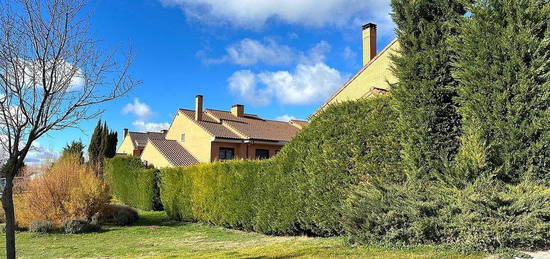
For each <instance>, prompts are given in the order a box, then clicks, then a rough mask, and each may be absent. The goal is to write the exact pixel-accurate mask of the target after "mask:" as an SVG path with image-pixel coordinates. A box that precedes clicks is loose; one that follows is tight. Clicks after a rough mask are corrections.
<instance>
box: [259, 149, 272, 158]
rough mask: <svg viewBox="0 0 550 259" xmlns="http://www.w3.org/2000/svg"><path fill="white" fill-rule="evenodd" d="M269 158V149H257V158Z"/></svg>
mask: <svg viewBox="0 0 550 259" xmlns="http://www.w3.org/2000/svg"><path fill="white" fill-rule="evenodd" d="M268 158H269V150H267V149H256V159H260V160H262V159H268Z"/></svg>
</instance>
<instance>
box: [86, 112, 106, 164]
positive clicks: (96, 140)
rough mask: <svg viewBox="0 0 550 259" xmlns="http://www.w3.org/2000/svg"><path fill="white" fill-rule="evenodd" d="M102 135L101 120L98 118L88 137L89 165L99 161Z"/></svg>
mask: <svg viewBox="0 0 550 259" xmlns="http://www.w3.org/2000/svg"><path fill="white" fill-rule="evenodd" d="M102 136H103V126H102V125H101V120H99V121H98V122H97V125H96V127H95V129H94V133H93V134H92V138H91V139H90V145H88V157H89V162H90V164H91V165H96V164H97V163H98V162H99V157H100V153H101V143H102Z"/></svg>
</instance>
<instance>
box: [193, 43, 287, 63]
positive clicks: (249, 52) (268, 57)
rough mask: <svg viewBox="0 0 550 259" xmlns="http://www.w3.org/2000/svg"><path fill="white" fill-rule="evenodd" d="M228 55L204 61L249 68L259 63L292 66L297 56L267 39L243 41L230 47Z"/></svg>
mask: <svg viewBox="0 0 550 259" xmlns="http://www.w3.org/2000/svg"><path fill="white" fill-rule="evenodd" d="M225 50H226V54H225V55H224V56H223V57H221V58H218V59H204V60H203V61H204V62H205V63H214V64H215V63H225V62H229V63H233V64H237V65H241V66H249V65H254V64H257V63H264V64H268V65H285V64H290V63H291V62H292V61H293V60H294V59H295V56H296V54H295V53H294V51H293V50H292V49H291V48H290V47H289V46H285V45H280V44H278V43H277V42H276V41H275V40H272V39H267V40H264V41H263V42H261V41H257V40H252V39H243V40H241V41H240V42H238V43H235V44H232V45H230V46H228V47H227V48H226V49H225Z"/></svg>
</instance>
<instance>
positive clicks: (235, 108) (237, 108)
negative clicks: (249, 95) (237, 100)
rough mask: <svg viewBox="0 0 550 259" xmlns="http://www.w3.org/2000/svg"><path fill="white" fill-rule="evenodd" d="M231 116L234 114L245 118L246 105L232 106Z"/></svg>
mask: <svg viewBox="0 0 550 259" xmlns="http://www.w3.org/2000/svg"><path fill="white" fill-rule="evenodd" d="M231 114H233V115H235V116H237V117H244V105H242V104H235V105H233V106H231Z"/></svg>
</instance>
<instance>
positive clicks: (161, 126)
mask: <svg viewBox="0 0 550 259" xmlns="http://www.w3.org/2000/svg"><path fill="white" fill-rule="evenodd" d="M132 125H134V127H136V128H137V130H139V131H154V132H159V131H161V130H167V129H168V128H170V123H167V122H161V123H155V122H145V121H142V120H137V121H134V122H133V123H132Z"/></svg>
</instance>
